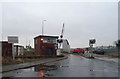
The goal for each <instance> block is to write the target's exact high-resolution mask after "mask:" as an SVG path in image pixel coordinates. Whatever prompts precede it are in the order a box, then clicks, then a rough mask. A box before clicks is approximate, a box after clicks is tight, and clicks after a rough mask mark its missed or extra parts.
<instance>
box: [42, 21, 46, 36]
mask: <svg viewBox="0 0 120 79" xmlns="http://www.w3.org/2000/svg"><path fill="white" fill-rule="evenodd" d="M44 21H46V20H42V35H43V33H44Z"/></svg>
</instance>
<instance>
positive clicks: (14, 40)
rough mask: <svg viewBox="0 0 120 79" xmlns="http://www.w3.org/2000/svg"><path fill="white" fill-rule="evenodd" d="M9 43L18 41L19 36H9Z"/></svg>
mask: <svg viewBox="0 0 120 79" xmlns="http://www.w3.org/2000/svg"><path fill="white" fill-rule="evenodd" d="M8 42H9V43H18V36H8Z"/></svg>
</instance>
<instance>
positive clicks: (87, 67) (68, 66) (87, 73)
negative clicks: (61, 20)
mask: <svg viewBox="0 0 120 79" xmlns="http://www.w3.org/2000/svg"><path fill="white" fill-rule="evenodd" d="M47 65H56V66H57V67H58V68H56V69H53V70H48V71H42V72H44V73H45V76H49V77H118V64H117V63H114V62H107V61H101V60H98V59H87V58H84V57H81V56H79V55H72V54H70V55H68V59H65V60H60V61H56V62H53V63H48V64H47ZM39 69H40V66H35V67H31V68H26V69H20V70H15V71H11V72H7V73H3V75H2V76H3V77H40V76H41V70H39Z"/></svg>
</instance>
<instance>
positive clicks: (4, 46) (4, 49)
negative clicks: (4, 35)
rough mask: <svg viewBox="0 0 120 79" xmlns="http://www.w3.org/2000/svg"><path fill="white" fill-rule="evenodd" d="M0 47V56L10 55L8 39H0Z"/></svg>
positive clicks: (10, 46)
mask: <svg viewBox="0 0 120 79" xmlns="http://www.w3.org/2000/svg"><path fill="white" fill-rule="evenodd" d="M0 44H1V46H2V47H1V49H2V57H12V43H8V41H0Z"/></svg>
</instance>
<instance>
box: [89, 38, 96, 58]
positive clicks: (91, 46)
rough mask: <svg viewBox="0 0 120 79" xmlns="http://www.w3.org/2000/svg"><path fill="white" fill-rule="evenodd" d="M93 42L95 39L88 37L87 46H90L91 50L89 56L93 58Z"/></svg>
mask: <svg viewBox="0 0 120 79" xmlns="http://www.w3.org/2000/svg"><path fill="white" fill-rule="evenodd" d="M95 42H96V39H90V40H89V46H90V49H91V51H90V53H91V56H90V57H92V58H93V44H95Z"/></svg>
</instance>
